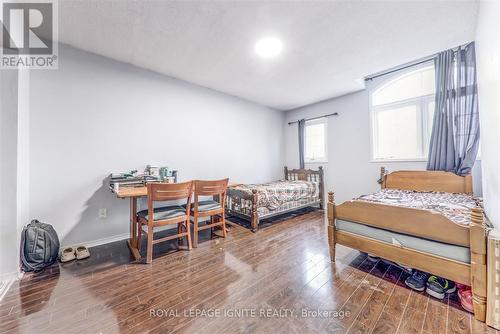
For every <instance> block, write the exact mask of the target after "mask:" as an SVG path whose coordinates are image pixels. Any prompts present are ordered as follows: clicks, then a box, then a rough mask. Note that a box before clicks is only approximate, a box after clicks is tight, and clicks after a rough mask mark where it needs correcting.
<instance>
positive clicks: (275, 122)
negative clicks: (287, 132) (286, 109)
mask: <svg viewBox="0 0 500 334" xmlns="http://www.w3.org/2000/svg"><path fill="white" fill-rule="evenodd" d="M59 50H60V63H59V70H54V71H52V70H51V71H49V70H47V71H33V73H32V74H31V78H30V90H31V93H30V96H31V99H30V108H31V111H30V130H31V132H30V164H31V167H30V199H29V202H30V214H31V216H32V217H36V218H39V219H41V220H42V221H45V222H47V223H50V224H52V225H54V227H55V229H56V230H57V232H58V233H59V236H60V238H61V240H62V244H65V245H68V244H77V243H83V242H91V241H95V240H96V239H102V238H113V237H117V236H118V237H119V236H123V235H124V234H127V233H128V231H129V223H128V217H129V211H128V201H126V200H118V199H116V197H115V196H114V195H113V194H112V193H111V192H110V191H109V190H108V188H107V184H106V182H105V178H106V177H107V176H108V175H109V173H111V172H120V171H127V170H132V169H143V168H144V167H145V165H146V164H155V165H160V166H169V167H171V168H175V169H178V170H179V177H180V180H181V181H182V180H189V179H195V178H200V179H214V178H223V177H229V178H230V179H231V180H232V181H235V182H263V181H270V180H275V179H278V178H280V177H281V174H282V168H283V151H282V148H283V142H282V141H283V137H282V133H283V127H284V113H283V112H281V111H276V110H273V109H269V108H267V107H263V106H260V105H257V104H253V103H250V102H247V101H243V100H241V99H238V98H235V97H231V96H228V95H224V94H221V93H217V92H215V91H212V90H209V89H205V88H201V87H198V86H194V85H191V84H188V83H185V82H182V81H178V80H175V79H172V78H168V77H166V76H162V75H158V74H155V73H153V72H150V71H146V70H142V69H139V68H136V67H133V66H130V65H127V64H124V63H120V62H116V61H113V60H110V59H107V58H104V57H100V56H96V55H93V54H90V53H86V52H83V51H80V50H77V49H74V48H71V47H69V46H61V47H60V49H59ZM99 208H107V212H108V217H107V219H99V218H98V211H99Z"/></svg>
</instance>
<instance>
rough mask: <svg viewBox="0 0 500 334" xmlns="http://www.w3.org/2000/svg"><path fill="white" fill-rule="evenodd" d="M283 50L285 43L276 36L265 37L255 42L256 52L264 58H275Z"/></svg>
mask: <svg viewBox="0 0 500 334" xmlns="http://www.w3.org/2000/svg"><path fill="white" fill-rule="evenodd" d="M282 50H283V43H282V42H281V40H279V39H277V38H275V37H264V38H261V39H259V40H258V41H257V43H255V52H256V53H257V54H258V55H259V56H260V57H262V58H274V57H276V56H277V55H279V54H280V53H281V51H282Z"/></svg>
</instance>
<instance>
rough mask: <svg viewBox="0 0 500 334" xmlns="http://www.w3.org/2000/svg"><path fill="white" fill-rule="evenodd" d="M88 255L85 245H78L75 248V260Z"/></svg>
mask: <svg viewBox="0 0 500 334" xmlns="http://www.w3.org/2000/svg"><path fill="white" fill-rule="evenodd" d="M88 257H90V252H89V249H88V248H87V247H85V246H78V247H77V248H76V258H77V260H83V259H86V258H88Z"/></svg>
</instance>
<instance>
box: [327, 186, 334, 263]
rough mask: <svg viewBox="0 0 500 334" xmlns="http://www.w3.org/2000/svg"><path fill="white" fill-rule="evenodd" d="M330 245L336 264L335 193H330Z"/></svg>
mask: <svg viewBox="0 0 500 334" xmlns="http://www.w3.org/2000/svg"><path fill="white" fill-rule="evenodd" d="M327 213H328V243H329V245H330V259H331V260H332V262H335V197H334V194H333V191H330V192H328V208H327Z"/></svg>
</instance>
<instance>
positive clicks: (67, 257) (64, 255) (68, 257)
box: [59, 247, 76, 263]
mask: <svg viewBox="0 0 500 334" xmlns="http://www.w3.org/2000/svg"><path fill="white" fill-rule="evenodd" d="M75 258H76V257H75V249H74V248H73V247H67V248H64V249H63V250H62V252H61V255H59V259H60V260H61V262H62V263H64V262H69V261H73V260H74V259H75Z"/></svg>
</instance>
